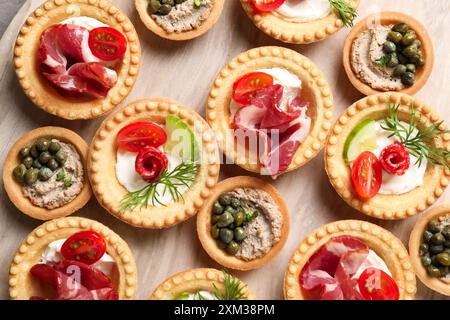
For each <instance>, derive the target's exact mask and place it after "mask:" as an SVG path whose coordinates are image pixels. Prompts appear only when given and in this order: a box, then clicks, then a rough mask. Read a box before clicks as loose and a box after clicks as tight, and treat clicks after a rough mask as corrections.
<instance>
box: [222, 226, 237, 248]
mask: <svg viewBox="0 0 450 320" xmlns="http://www.w3.org/2000/svg"><path fill="white" fill-rule="evenodd" d="M233 236H234V234H233V230H230V229H227V228H223V229H220V231H219V237H220V240H222V242H223V243H225V244H229V243H230V242H231V241H232V240H233Z"/></svg>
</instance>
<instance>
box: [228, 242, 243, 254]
mask: <svg viewBox="0 0 450 320" xmlns="http://www.w3.org/2000/svg"><path fill="white" fill-rule="evenodd" d="M239 248H240V247H239V244H237V243H236V242H235V241H231V242H230V243H229V244H228V245H227V252H228V253H229V254H232V255H235V254H236V253H238V251H239Z"/></svg>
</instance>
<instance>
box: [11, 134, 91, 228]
mask: <svg viewBox="0 0 450 320" xmlns="http://www.w3.org/2000/svg"><path fill="white" fill-rule="evenodd" d="M39 138H48V139H52V138H54V139H58V140H60V141H62V142H65V143H69V144H71V145H72V146H73V147H74V148H75V149H76V151H77V152H78V155H79V156H80V160H81V162H82V164H83V168H84V181H83V189H82V190H81V192H80V193H79V194H78V195H77V196H76V197H75V199H73V200H72V201H71V202H69V203H67V204H65V205H63V206H61V207H59V208H55V209H51V210H50V209H47V208H41V207H38V206H35V205H34V204H33V203H31V201H30V200H29V199H28V198H27V197H26V196H25V195H24V194H23V192H22V185H21V184H20V183H18V182H17V181H16V179H15V178H14V175H13V170H14V168H15V167H16V166H18V165H19V164H20V158H19V151H20V149H22V148H24V147H28V146H30V145H32V144H33V143H34V142H35V141H36V140H37V139H39ZM87 157H88V145H87V144H86V142H85V141H84V140H83V138H81V137H80V136H79V135H77V134H76V133H75V132H73V131H71V130H68V129H65V128H60V127H42V128H38V129H34V130H32V131H30V132H28V133H27V134H26V135H24V136H23V137H21V138H20V139H19V140H18V141H17V142H16V143H15V144H14V145H13V146H12V148H11V149H10V150H9V153H8V155H7V157H6V160H5V163H4V165H3V184H4V186H5V191H6V193H7V194H8V197H9V199H10V200H11V201H12V203H13V204H14V205H15V206H16V208H17V209H19V210H20V211H21V212H23V213H24V214H26V215H28V216H30V217H31V218H34V219H39V220H50V219H55V218H61V217H64V216H68V215H70V214H72V213H74V212H75V211H78V210H79V209H81V208H82V207H84V206H85V205H86V203H87V202H88V201H89V199H90V198H91V196H92V190H91V186H90V184H89V177H88V174H87V166H86V162H87Z"/></svg>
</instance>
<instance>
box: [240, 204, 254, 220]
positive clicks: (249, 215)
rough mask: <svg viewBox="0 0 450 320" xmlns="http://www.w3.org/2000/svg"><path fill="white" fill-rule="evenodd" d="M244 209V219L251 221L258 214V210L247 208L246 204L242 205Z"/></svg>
mask: <svg viewBox="0 0 450 320" xmlns="http://www.w3.org/2000/svg"><path fill="white" fill-rule="evenodd" d="M242 210H243V211H244V221H245V222H250V221H252V220H254V219H256V217H257V216H258V211H257V210H251V209H250V208H247V207H245V206H242Z"/></svg>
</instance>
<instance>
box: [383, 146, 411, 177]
mask: <svg viewBox="0 0 450 320" xmlns="http://www.w3.org/2000/svg"><path fill="white" fill-rule="evenodd" d="M380 162H381V166H382V167H383V169H384V170H385V171H387V172H389V173H390V174H395V175H397V176H402V175H404V174H405V172H406V170H408V169H409V166H410V159H409V152H408V149H406V147H405V146H404V145H403V144H401V143H400V142H398V141H395V142H394V143H393V144H391V145H389V146H387V147H386V148H384V149H383V151H381V154H380Z"/></svg>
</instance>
